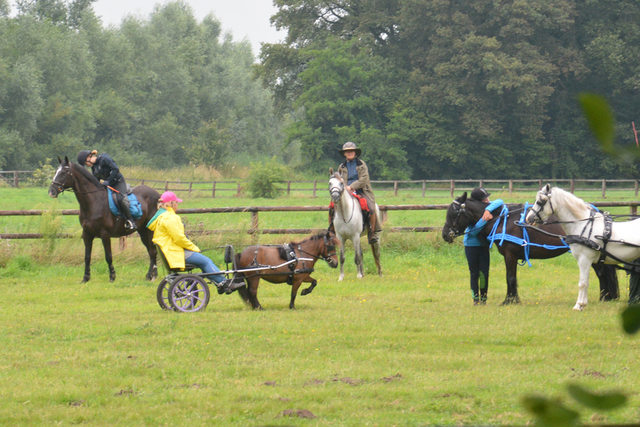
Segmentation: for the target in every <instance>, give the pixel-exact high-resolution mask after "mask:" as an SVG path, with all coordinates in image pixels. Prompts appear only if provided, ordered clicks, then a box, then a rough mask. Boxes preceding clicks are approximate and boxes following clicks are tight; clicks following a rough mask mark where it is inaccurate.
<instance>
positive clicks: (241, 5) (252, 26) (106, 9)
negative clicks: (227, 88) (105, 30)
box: [12, 0, 286, 55]
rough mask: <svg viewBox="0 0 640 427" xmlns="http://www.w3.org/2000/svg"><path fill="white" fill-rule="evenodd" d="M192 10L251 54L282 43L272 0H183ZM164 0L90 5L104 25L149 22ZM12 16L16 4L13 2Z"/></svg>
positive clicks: (105, 1)
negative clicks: (129, 19)
mask: <svg viewBox="0 0 640 427" xmlns="http://www.w3.org/2000/svg"><path fill="white" fill-rule="evenodd" d="M183 1H185V3H188V4H189V5H190V6H191V8H192V9H193V13H194V15H195V17H196V19H197V20H198V22H201V21H202V19H203V18H204V17H205V16H207V15H208V14H210V13H211V14H213V15H214V16H215V17H216V18H217V19H218V21H220V22H221V23H222V30H223V32H227V31H229V32H231V33H232V34H233V40H235V41H240V40H243V39H245V38H246V39H247V40H248V41H249V42H250V43H251V46H252V47H253V53H254V55H257V54H258V53H259V52H260V43H261V42H263V43H276V42H279V41H282V40H283V39H284V37H285V35H286V34H285V32H283V31H276V29H275V28H274V27H272V26H271V24H270V23H269V18H270V17H271V15H273V14H275V13H276V11H277V9H276V7H275V6H273V2H272V0H183ZM167 2H168V1H167V0H98V1H96V2H95V3H93V10H94V11H95V12H96V15H98V16H100V17H101V18H102V23H103V24H104V25H105V26H108V25H118V24H120V22H121V21H122V18H124V17H125V16H126V15H135V16H139V17H141V18H143V19H148V17H149V14H150V13H151V12H152V11H153V8H154V6H155V5H156V4H166V3H167ZM12 3H13V5H12V8H13V11H14V13H15V3H14V2H12Z"/></svg>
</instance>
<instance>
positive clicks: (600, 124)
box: [578, 92, 617, 156]
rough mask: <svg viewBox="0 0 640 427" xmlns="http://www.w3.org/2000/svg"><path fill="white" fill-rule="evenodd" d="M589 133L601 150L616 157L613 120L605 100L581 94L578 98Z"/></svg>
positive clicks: (596, 96)
mask: <svg viewBox="0 0 640 427" xmlns="http://www.w3.org/2000/svg"><path fill="white" fill-rule="evenodd" d="M578 101H579V102H580V106H581V107H582V111H583V112H584V115H585V117H586V118H587V122H588V123H589V128H590V129H591V132H592V133H593V135H594V136H595V138H596V139H597V140H598V142H599V143H600V145H601V146H602V149H603V150H604V151H605V152H606V153H607V154H609V155H611V156H617V152H616V149H615V147H614V146H613V142H614V139H615V120H614V118H613V112H612V111H611V108H610V107H609V103H608V102H607V100H606V99H605V98H604V97H602V96H600V95H597V94H595V93H588V92H585V93H581V94H580V95H579V97H578Z"/></svg>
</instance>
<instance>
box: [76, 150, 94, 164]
mask: <svg viewBox="0 0 640 427" xmlns="http://www.w3.org/2000/svg"><path fill="white" fill-rule="evenodd" d="M89 154H91V151H89V150H82V151H81V152H79V153H78V163H80V166H84V164H85V162H86V161H87V157H89Z"/></svg>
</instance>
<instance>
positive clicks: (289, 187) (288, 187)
mask: <svg viewBox="0 0 640 427" xmlns="http://www.w3.org/2000/svg"><path fill="white" fill-rule="evenodd" d="M290 194H291V181H287V196H288V195H290Z"/></svg>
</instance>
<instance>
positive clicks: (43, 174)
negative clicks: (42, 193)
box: [29, 159, 56, 187]
mask: <svg viewBox="0 0 640 427" xmlns="http://www.w3.org/2000/svg"><path fill="white" fill-rule="evenodd" d="M55 171H56V169H55V168H54V167H53V166H51V159H45V160H44V161H42V162H40V167H38V168H37V169H35V170H34V171H33V174H32V175H31V178H29V185H33V186H34V187H48V186H49V184H51V179H52V178H53V175H54V174H55Z"/></svg>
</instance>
